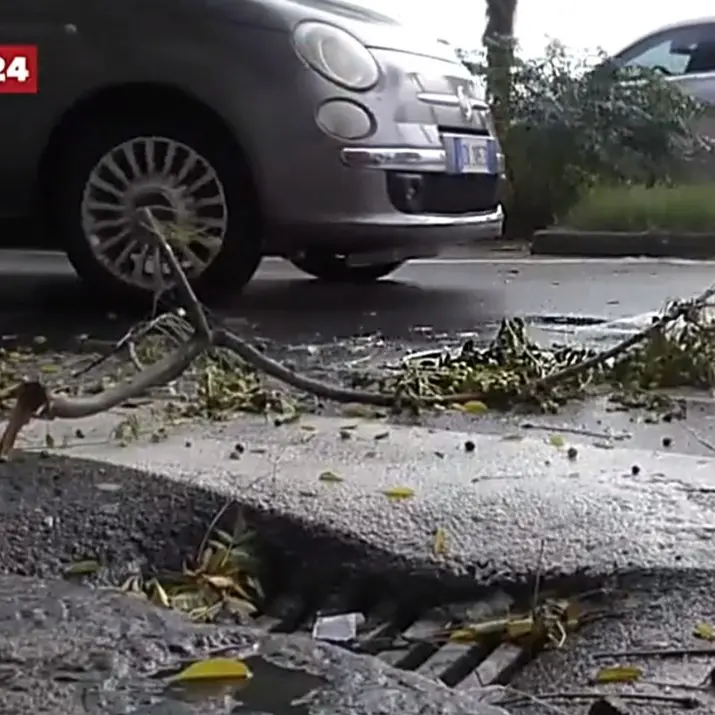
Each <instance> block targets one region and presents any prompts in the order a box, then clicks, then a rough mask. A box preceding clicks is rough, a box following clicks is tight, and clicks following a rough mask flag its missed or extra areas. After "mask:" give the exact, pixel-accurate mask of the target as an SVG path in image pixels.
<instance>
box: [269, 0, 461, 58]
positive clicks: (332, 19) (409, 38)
mask: <svg viewBox="0 0 715 715" xmlns="http://www.w3.org/2000/svg"><path fill="white" fill-rule="evenodd" d="M278 2H279V3H280V5H281V6H282V8H281V9H282V10H283V11H285V12H286V13H287V14H288V15H291V16H293V17H294V18H295V19H297V20H298V21H300V20H322V21H323V22H329V23H331V24H333V25H338V26H339V27H342V28H343V29H345V30H347V31H348V32H350V33H351V34H353V35H354V36H355V37H357V38H358V39H359V40H360V41H361V42H362V43H363V44H364V45H366V46H367V47H370V48H372V49H381V50H397V51H399V52H409V53H411V54H416V55H423V56H426V57H434V58H436V59H440V60H445V61H447V62H455V63H456V62H458V60H457V56H456V54H455V51H454V48H453V47H452V46H451V45H449V44H448V43H446V42H444V41H440V40H437V39H436V38H435V37H429V36H428V35H425V33H423V32H420V31H418V30H415V29H413V28H411V27H409V26H407V25H404V24H402V23H400V22H399V21H398V20H395V19H394V18H391V17H389V16H387V15H384V14H382V13H380V12H378V11H376V10H373V9H372V8H371V7H369V6H368V5H366V4H361V3H359V2H345V1H344V0H278ZM278 2H277V3H276V4H278Z"/></svg>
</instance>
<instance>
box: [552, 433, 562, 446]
mask: <svg viewBox="0 0 715 715" xmlns="http://www.w3.org/2000/svg"><path fill="white" fill-rule="evenodd" d="M549 444H550V445H551V446H552V447H563V446H564V444H565V442H564V438H563V437H562V436H561V435H560V434H552V435H551V437H549Z"/></svg>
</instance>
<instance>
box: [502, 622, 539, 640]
mask: <svg viewBox="0 0 715 715" xmlns="http://www.w3.org/2000/svg"><path fill="white" fill-rule="evenodd" d="M534 626H535V624H534V619H533V618H532V617H531V616H526V617H525V618H514V619H512V620H509V621H507V624H506V634H507V636H508V637H509V638H512V639H514V640H515V639H517V638H523V637H524V636H530V635H532V634H533V633H534Z"/></svg>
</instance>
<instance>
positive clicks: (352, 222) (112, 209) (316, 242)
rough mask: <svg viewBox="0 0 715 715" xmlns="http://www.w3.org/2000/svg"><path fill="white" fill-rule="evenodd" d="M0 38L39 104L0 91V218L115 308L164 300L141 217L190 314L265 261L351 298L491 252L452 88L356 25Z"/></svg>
mask: <svg viewBox="0 0 715 715" xmlns="http://www.w3.org/2000/svg"><path fill="white" fill-rule="evenodd" d="M0 21H1V22H0V34H1V38H0V56H1V57H2V58H3V59H4V60H5V62H6V63H14V64H13V66H14V67H15V70H17V68H18V67H20V66H21V65H22V66H24V64H23V62H24V60H23V62H20V63H19V64H18V58H17V57H8V53H10V54H11V53H12V52H22V51H23V49H22V48H19V49H18V48H17V47H15V49H14V50H13V48H12V47H9V46H10V45H12V46H19V45H21V46H25V47H30V48H32V46H35V47H36V48H37V52H38V58H39V60H38V61H39V69H38V72H37V75H36V76H33V77H30V81H31V82H34V81H36V82H37V93H36V94H32V93H27V86H26V87H25V93H11V91H10V90H11V89H12V88H13V87H14V88H15V89H17V88H19V87H20V84H21V82H22V81H23V80H22V78H21V76H20V75H22V74H23V73H22V72H20V73H19V74H18V73H17V71H16V72H15V73H14V75H15V76H14V77H13V81H12V82H9V83H8V84H7V86H5V87H3V86H0V91H2V90H3V89H4V90H5V92H6V93H5V94H3V95H2V96H0V103H1V104H2V111H0V126H4V127H5V129H4V130H3V132H2V135H0V160H1V164H2V167H3V172H2V178H0V202H1V203H2V210H3V211H4V212H5V213H6V214H11V215H14V216H18V217H19V216H22V215H33V216H40V217H42V220H43V225H44V226H46V227H47V230H48V231H50V233H49V235H51V236H52V238H53V240H54V241H55V244H54V245H55V247H56V248H59V249H62V250H64V251H66V252H67V255H68V256H69V258H70V260H71V262H72V264H73V265H74V267H75V269H76V270H77V272H78V273H79V274H80V276H82V278H83V279H84V280H85V281H87V282H88V283H89V284H91V285H92V286H93V287H94V288H95V289H97V290H99V291H102V292H103V293H109V294H111V295H112V296H113V297H114V298H116V297H118V296H119V297H124V298H131V299H133V298H137V297H140V296H142V295H146V294H148V293H150V292H154V291H155V290H157V288H160V287H161V285H162V281H164V280H165V271H166V268H165V267H163V266H162V263H161V261H160V260H159V257H158V254H157V250H156V249H155V248H154V247H153V244H152V243H151V242H150V241H147V240H146V238H145V233H144V231H145V229H144V228H143V222H142V219H141V216H140V212H139V211H138V209H139V208H141V207H144V206H149V207H152V208H153V211H154V214H155V216H156V217H157V219H159V221H161V222H162V223H163V225H164V226H165V228H166V231H167V233H168V235H169V236H170V238H171V239H172V243H173V245H174V247H175V250H176V251H177V253H178V254H179V256H180V259H181V262H182V264H183V266H184V267H185V269H186V271H187V273H188V275H189V277H190V279H191V280H192V282H193V283H194V284H195V286H196V287H197V289H198V291H199V292H200V293H201V294H203V295H204V296H208V295H209V294H217V293H226V292H235V293H238V292H239V291H240V290H241V289H242V288H243V286H244V285H245V284H246V283H247V282H248V281H249V280H250V279H251V277H252V276H253V274H254V272H255V271H256V269H257V267H258V264H259V262H260V260H261V257H262V256H264V255H277V256H283V257H285V258H287V259H289V260H290V261H292V262H293V263H294V264H295V265H296V266H298V267H299V268H301V269H302V270H304V271H306V272H307V273H309V274H312V275H314V276H317V277H319V278H322V279H327V280H334V281H365V280H373V279H377V278H379V277H381V276H384V275H386V274H388V273H390V271H392V270H394V269H395V268H396V267H397V266H399V265H400V264H401V263H402V262H404V261H405V260H407V259H410V258H414V257H421V256H433V255H436V254H438V253H439V252H440V251H441V250H442V249H444V248H445V247H448V246H451V245H454V244H457V243H462V242H465V241H470V240H473V239H478V238H493V237H495V236H498V235H499V234H500V232H501V227H502V210H501V206H500V203H499V197H500V185H501V178H502V173H503V168H504V166H503V165H504V160H503V156H502V153H501V149H500V147H499V145H498V142H497V140H496V139H495V135H494V131H493V128H492V123H491V118H490V115H489V112H488V109H487V106H486V104H485V103H484V101H483V99H482V98H481V97H480V96H478V95H479V93H478V91H477V89H476V85H475V84H474V82H473V80H472V78H471V75H470V74H469V72H468V71H467V70H466V68H465V67H464V66H463V65H462V64H461V63H460V62H459V60H458V59H457V57H456V55H455V53H454V51H453V50H452V49H450V48H449V47H448V46H446V45H445V44H444V43H440V42H438V41H436V40H435V41H432V40H426V39H425V38H422V37H418V36H416V35H414V34H413V33H412V32H411V31H410V30H408V29H407V28H405V27H404V26H402V25H400V24H399V23H397V22H396V21H394V20H392V19H390V18H388V17H385V16H383V15H380V14H378V13H375V12H373V11H371V10H369V9H367V8H365V7H361V6H358V5H352V4H348V3H344V2H338V1H333V0H204V1H203V2H201V1H200V0H122V1H121V2H117V0H92V2H86V1H85V0H52V1H50V0H22V2H19V1H18V2H16V3H3V5H2V9H0ZM20 59H21V60H22V59H23V58H20ZM25 59H26V58H25ZM6 66H8V67H9V66H10V65H9V64H6ZM1 79H2V75H0V80H1ZM25 79H27V78H25Z"/></svg>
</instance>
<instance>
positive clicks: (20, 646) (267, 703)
mask: <svg viewBox="0 0 715 715" xmlns="http://www.w3.org/2000/svg"><path fill="white" fill-rule="evenodd" d="M18 593H22V595H23V598H22V602H21V603H18V599H17V595H18ZM0 644H1V645H0V698H2V703H3V713H4V714H5V715H26V714H27V713H31V712H32V713H51V714H52V715H55V714H57V715H59V713H63V715H87V714H88V713H89V714H92V715H193V714H196V715H198V714H199V713H201V715H229V714H230V715H239V714H240V715H328V714H330V715H384V714H386V713H390V714H392V713H394V715H421V714H423V713H437V712H439V713H442V714H443V715H500V711H499V710H498V709H496V708H493V707H490V706H489V705H486V704H482V703H480V702H478V701H477V699H476V698H475V696H473V695H470V694H468V693H457V692H454V691H451V690H449V689H448V688H447V687H445V686H444V685H441V684H438V683H434V682H430V681H429V680H427V679H426V678H423V677H420V676H419V675H416V674H414V673H408V672H404V671H399V670H395V669H393V668H389V667H388V666H387V665H385V664H383V663H382V662H380V661H379V660H377V659H374V658H369V657H365V656H359V655H353V654H349V653H346V652H345V651H343V650H339V649H338V648H336V647H335V646H331V645H328V644H325V643H318V642H316V641H311V640H310V639H309V638H306V637H304V636H303V637H299V636H281V635H267V634H265V633H261V632H260V631H257V630H255V629H249V628H241V627H238V626H207V625H195V624H192V623H190V622H189V621H188V620H187V619H186V618H184V617H182V616H181V615H179V614H178V613H175V612H172V611H169V610H166V609H158V608H156V607H155V606H151V605H149V604H147V603H145V602H141V601H139V600H138V599H136V598H132V597H130V596H126V595H124V594H118V593H116V592H115V593H112V592H110V591H97V590H89V589H87V588H83V587H80V586H76V585H71V584H67V583H62V582H59V581H47V582H43V581H39V580H37V579H22V578H18V577H8V576H0ZM212 657H213V658H216V657H224V658H234V659H242V660H243V662H244V663H246V664H247V665H248V666H249V668H251V669H252V671H251V672H252V674H253V677H252V678H250V679H249V680H248V681H245V680H244V681H235V680H234V681H233V682H225V681H224V682H223V683H220V682H219V683H218V684H217V683H215V682H214V683H212V684H211V685H212V686H213V687H206V683H204V684H203V687H201V684H200V683H199V684H196V685H194V686H190V685H185V686H183V687H176V685H173V686H172V685H171V677H172V676H175V675H177V674H178V673H180V672H181V671H182V670H184V669H185V668H187V667H188V666H189V665H191V664H192V663H193V662H197V661H201V660H206V659H207V658H212Z"/></svg>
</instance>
